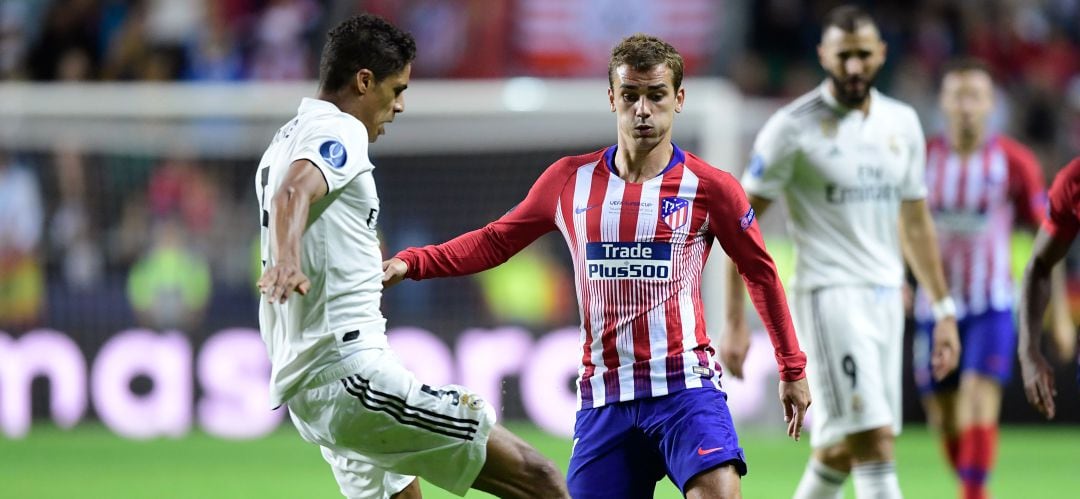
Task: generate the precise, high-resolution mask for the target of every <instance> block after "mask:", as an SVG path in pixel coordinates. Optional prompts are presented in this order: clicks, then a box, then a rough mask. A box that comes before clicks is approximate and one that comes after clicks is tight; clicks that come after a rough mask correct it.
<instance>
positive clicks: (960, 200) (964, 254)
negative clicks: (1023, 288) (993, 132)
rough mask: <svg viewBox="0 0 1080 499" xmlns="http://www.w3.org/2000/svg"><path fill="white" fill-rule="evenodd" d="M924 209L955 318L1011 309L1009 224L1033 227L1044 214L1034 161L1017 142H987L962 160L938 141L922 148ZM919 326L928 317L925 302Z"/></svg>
mask: <svg viewBox="0 0 1080 499" xmlns="http://www.w3.org/2000/svg"><path fill="white" fill-rule="evenodd" d="M926 184H927V187H928V189H929V195H928V196H927V205H928V206H929V208H930V212H931V213H932V214H933V217H934V225H935V226H936V228H937V236H938V245H939V246H940V247H941V263H942V266H943V268H944V271H945V277H946V279H947V280H948V282H949V287H950V290H951V292H950V294H951V295H952V297H953V299H954V300H955V301H956V307H957V318H963V317H964V316H966V315H968V314H980V313H983V312H985V311H987V310H1009V309H1011V308H1012V306H1013V300H1014V298H1015V297H1014V291H1013V282H1012V276H1011V272H1012V266H1011V262H1012V258H1011V254H1010V250H1009V245H1010V239H1011V237H1012V231H1013V225H1014V221H1016V219H1017V218H1019V221H1020V222H1022V223H1024V224H1026V225H1028V226H1030V227H1038V224H1039V223H1040V222H1041V221H1042V219H1043V214H1044V212H1045V209H1046V195H1045V183H1044V182H1043V175H1042V169H1041V168H1040V166H1039V163H1038V160H1036V159H1035V155H1034V154H1032V153H1031V151H1029V150H1028V149H1027V148H1026V147H1024V146H1023V145H1021V144H1019V143H1017V142H1016V141H1014V140H1012V139H1010V138H1008V137H1004V136H1000V135H997V136H993V137H991V138H990V139H989V140H987V141H986V143H985V144H984V145H983V146H982V148H980V149H979V150H978V151H977V152H975V153H974V154H971V155H970V156H968V157H961V156H960V155H959V154H957V153H956V152H955V151H953V149H952V148H951V147H950V145H949V143H948V141H947V139H946V138H945V137H944V136H938V137H935V138H933V139H931V140H930V141H929V142H928V144H927V168H926ZM915 311H916V315H917V317H918V318H919V319H920V320H930V318H931V317H932V314H931V313H930V308H929V305H928V300H927V299H926V297H925V296H921V297H920V299H919V302H918V305H917V306H916V310H915Z"/></svg>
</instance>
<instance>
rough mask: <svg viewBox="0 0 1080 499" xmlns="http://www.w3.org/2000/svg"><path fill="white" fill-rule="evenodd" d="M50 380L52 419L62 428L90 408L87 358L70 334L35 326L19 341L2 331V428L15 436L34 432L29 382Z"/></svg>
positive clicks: (76, 420) (0, 354)
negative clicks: (87, 394) (40, 378)
mask: <svg viewBox="0 0 1080 499" xmlns="http://www.w3.org/2000/svg"><path fill="white" fill-rule="evenodd" d="M38 376H44V377H45V379H47V380H49V406H50V409H52V418H53V421H55V422H56V424H57V425H59V426H61V427H63V428H70V427H72V426H74V425H75V424H76V423H78V422H79V420H80V419H81V418H82V416H83V413H85V412H86V360H84V358H83V354H82V352H81V351H79V347H78V346H77V345H76V344H75V342H74V341H73V340H72V339H71V338H69V337H68V336H66V335H64V334H63V333H60V332H58V331H54V330H52V329H36V330H34V331H30V332H28V333H26V334H25V335H23V336H22V337H21V338H19V339H17V340H14V339H12V338H11V337H10V336H8V335H7V334H5V333H3V332H0V427H2V428H3V431H4V434H5V435H7V436H8V437H12V438H20V437H23V436H26V434H27V432H29V431H30V417H31V410H32V408H31V407H30V401H31V395H30V383H31V382H32V381H33V379H34V378H36V377H38Z"/></svg>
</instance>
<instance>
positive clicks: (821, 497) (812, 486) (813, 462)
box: [793, 459, 848, 499]
mask: <svg viewBox="0 0 1080 499" xmlns="http://www.w3.org/2000/svg"><path fill="white" fill-rule="evenodd" d="M847 477H848V474H847V473H844V472H843V471H840V470H836V469H833V468H830V467H828V466H826V465H825V463H822V462H821V461H818V460H817V459H810V462H809V463H807V464H806V470H805V471H803V475H802V479H801V480H799V488H797V489H795V497H794V498H793V499H840V498H841V497H843V494H844V480H847Z"/></svg>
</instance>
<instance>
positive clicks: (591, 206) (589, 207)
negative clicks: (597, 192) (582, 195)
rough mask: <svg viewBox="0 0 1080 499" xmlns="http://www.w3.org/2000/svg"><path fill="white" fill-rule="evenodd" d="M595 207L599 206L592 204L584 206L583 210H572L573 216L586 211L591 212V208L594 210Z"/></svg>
mask: <svg viewBox="0 0 1080 499" xmlns="http://www.w3.org/2000/svg"><path fill="white" fill-rule="evenodd" d="M597 206H600V205H598V204H594V205H589V206H585V207H583V208H574V214H575V215H580V214H582V213H585V212H586V211H589V210H591V209H593V208H596V207H597Z"/></svg>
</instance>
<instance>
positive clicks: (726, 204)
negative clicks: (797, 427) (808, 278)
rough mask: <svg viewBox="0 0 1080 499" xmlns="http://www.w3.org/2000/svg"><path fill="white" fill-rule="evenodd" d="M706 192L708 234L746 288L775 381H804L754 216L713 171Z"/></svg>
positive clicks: (742, 196) (735, 187) (802, 359)
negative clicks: (772, 359) (770, 352)
mask: <svg viewBox="0 0 1080 499" xmlns="http://www.w3.org/2000/svg"><path fill="white" fill-rule="evenodd" d="M710 177H711V180H714V181H715V182H713V183H712V185H709V186H707V188H708V189H710V190H709V230H711V231H712V233H713V235H715V236H716V239H717V241H719V243H720V245H721V246H722V247H723V248H724V251H725V252H726V253H727V254H728V256H730V257H731V259H732V261H734V262H735V266H736V267H737V268H738V270H739V275H741V276H742V278H743V282H745V283H746V289H747V290H748V291H749V293H750V300H751V301H752V302H753V303H754V308H755V309H757V312H758V315H760V316H761V320H762V321H763V322H764V323H765V330H766V331H767V332H768V334H769V339H770V340H771V341H772V344H773V349H774V351H775V356H776V363H777V366H778V367H779V371H780V379H782V380H784V381H796V380H799V379H802V378H803V377H804V376H805V373H804V369H805V367H806V354H804V353H803V352H802V350H800V349H799V340H798V339H797V338H796V337H795V328H794V326H793V324H792V320H791V314H790V312H789V311H788V305H787V298H786V296H785V295H784V286H783V284H782V283H781V282H780V275H779V274H778V273H777V272H776V265H775V264H774V263H773V260H772V257H771V256H769V253H768V252H767V251H766V250H765V242H764V240H763V239H762V237H761V231H760V230H759V229H758V224H757V223H756V222H755V221H754V218H755V217H754V211H753V209H752V208H751V207H750V202H749V201H748V200H747V198H746V193H745V192H743V190H742V187H741V186H740V185H739V183H738V182H737V181H736V180H735V179H734V178H733V177H732V176H731V175H729V174H727V173H725V172H722V171H719V170H716V173H715V174H714V175H710Z"/></svg>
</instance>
